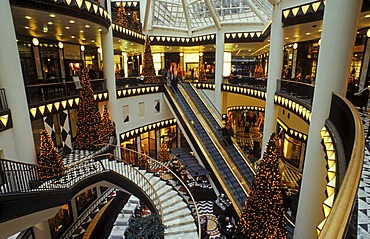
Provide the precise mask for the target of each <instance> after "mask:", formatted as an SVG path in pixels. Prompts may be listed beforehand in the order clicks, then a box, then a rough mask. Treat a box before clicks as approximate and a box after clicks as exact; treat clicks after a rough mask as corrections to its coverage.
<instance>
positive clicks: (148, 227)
mask: <svg viewBox="0 0 370 239" xmlns="http://www.w3.org/2000/svg"><path fill="white" fill-rule="evenodd" d="M164 228H165V227H164V225H163V224H162V223H161V222H160V221H159V218H158V216H157V215H155V214H150V215H148V216H145V217H138V218H135V219H134V220H133V221H132V222H130V225H129V227H128V228H127V231H126V235H125V236H126V238H128V239H140V238H148V239H149V238H150V239H161V238H163V237H164Z"/></svg>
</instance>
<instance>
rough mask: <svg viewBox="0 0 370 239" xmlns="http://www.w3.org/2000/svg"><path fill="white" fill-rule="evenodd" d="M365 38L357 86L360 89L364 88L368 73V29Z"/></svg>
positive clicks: (369, 51) (369, 61) (369, 55)
mask: <svg viewBox="0 0 370 239" xmlns="http://www.w3.org/2000/svg"><path fill="white" fill-rule="evenodd" d="M366 35H367V38H366V44H365V54H364V58H363V60H362V67H361V73H360V79H359V81H358V82H359V87H360V90H362V89H363V88H365V84H366V81H367V78H368V76H369V75H370V74H369V73H370V72H369V63H370V40H369V37H370V30H367V34H366Z"/></svg>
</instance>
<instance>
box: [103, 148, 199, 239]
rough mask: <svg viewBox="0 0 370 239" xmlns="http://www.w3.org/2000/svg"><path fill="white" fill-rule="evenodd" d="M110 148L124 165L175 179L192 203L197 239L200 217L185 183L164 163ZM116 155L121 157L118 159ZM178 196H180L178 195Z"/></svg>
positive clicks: (163, 177)
mask: <svg viewBox="0 0 370 239" xmlns="http://www.w3.org/2000/svg"><path fill="white" fill-rule="evenodd" d="M109 146H110V147H112V148H114V153H113V154H114V155H116V156H115V157H117V158H119V160H122V161H123V162H124V163H125V164H127V165H131V166H138V167H139V168H141V169H145V170H146V171H147V172H150V173H154V174H156V175H158V176H159V177H160V178H161V179H164V180H165V178H166V175H168V174H170V175H171V177H172V178H175V179H176V180H177V181H178V182H179V183H180V184H181V186H182V187H181V188H183V189H184V190H185V191H186V194H187V196H189V197H190V199H191V201H192V202H194V214H193V217H194V219H195V221H196V224H197V228H198V235H199V239H200V236H201V226H200V216H199V211H198V208H197V205H196V201H195V199H194V197H193V195H192V193H191V192H190V189H189V188H188V186H187V185H186V183H184V182H183V180H182V179H181V178H180V177H179V176H177V174H176V173H175V172H173V171H172V170H171V169H170V168H169V167H167V166H166V165H165V164H164V163H162V162H159V161H158V160H156V159H154V158H151V157H149V156H148V155H146V154H142V153H139V152H137V151H134V150H131V149H126V148H123V147H119V146H116V145H109ZM118 155H121V156H120V157H119V156H118ZM179 195H182V194H181V193H179Z"/></svg>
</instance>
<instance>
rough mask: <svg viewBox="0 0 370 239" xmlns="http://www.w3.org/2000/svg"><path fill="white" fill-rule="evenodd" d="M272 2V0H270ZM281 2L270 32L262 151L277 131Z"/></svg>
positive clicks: (275, 8) (281, 49)
mask: <svg viewBox="0 0 370 239" xmlns="http://www.w3.org/2000/svg"><path fill="white" fill-rule="evenodd" d="M270 2H271V1H270ZM281 15H282V11H281V4H280V3H279V2H278V3H276V4H274V6H273V11H272V24H271V34H270V53H269V60H268V64H269V67H268V77H267V89H266V93H267V94H266V105H265V122H264V127H263V141H262V147H261V148H262V153H261V155H263V151H264V150H265V146H266V144H267V142H268V140H269V138H270V135H271V134H272V133H274V132H275V131H276V117H277V107H276V106H275V103H274V98H275V92H276V86H277V80H278V79H280V78H281V72H282V68H283V56H284V52H283V48H284V32H283V25H282V22H281Z"/></svg>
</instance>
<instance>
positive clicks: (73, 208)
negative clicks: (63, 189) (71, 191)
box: [71, 197, 99, 222]
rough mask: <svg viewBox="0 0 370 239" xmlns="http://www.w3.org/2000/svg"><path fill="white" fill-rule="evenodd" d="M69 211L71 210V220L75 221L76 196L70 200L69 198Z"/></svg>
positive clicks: (76, 215)
mask: <svg viewBox="0 0 370 239" xmlns="http://www.w3.org/2000/svg"><path fill="white" fill-rule="evenodd" d="M98 198H99V197H98ZM71 211H72V217H73V221H74V222H76V221H77V219H78V211H77V204H76V197H74V198H72V200H71Z"/></svg>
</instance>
